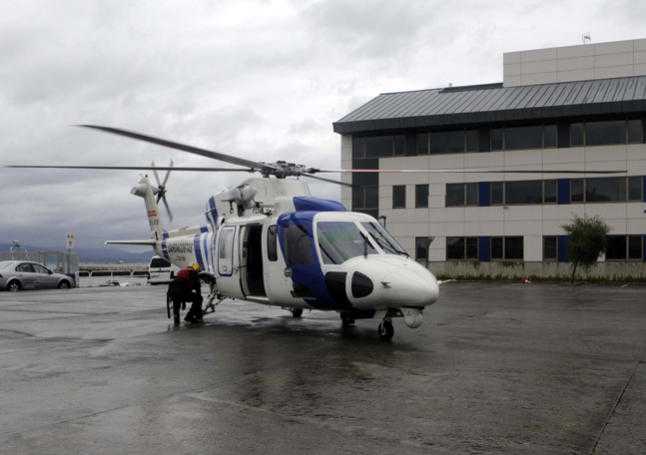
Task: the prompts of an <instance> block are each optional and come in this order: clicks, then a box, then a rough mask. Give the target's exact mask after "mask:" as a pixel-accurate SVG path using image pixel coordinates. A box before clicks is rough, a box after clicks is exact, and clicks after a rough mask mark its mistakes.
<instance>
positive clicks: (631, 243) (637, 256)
mask: <svg viewBox="0 0 646 455" xmlns="http://www.w3.org/2000/svg"><path fill="white" fill-rule="evenodd" d="M643 253H644V247H643V245H642V236H641V235H629V236H628V259H630V260H641V259H642V258H643Z"/></svg>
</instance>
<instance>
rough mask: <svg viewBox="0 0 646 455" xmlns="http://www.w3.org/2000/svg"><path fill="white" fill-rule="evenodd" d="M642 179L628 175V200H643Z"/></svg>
mask: <svg viewBox="0 0 646 455" xmlns="http://www.w3.org/2000/svg"><path fill="white" fill-rule="evenodd" d="M642 181H643V179H642V178H641V177H628V200H629V201H641V200H642Z"/></svg>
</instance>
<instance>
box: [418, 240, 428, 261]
mask: <svg viewBox="0 0 646 455" xmlns="http://www.w3.org/2000/svg"><path fill="white" fill-rule="evenodd" d="M430 243H431V242H430V239H429V238H428V237H415V259H416V260H418V261H428V247H429V245H430Z"/></svg>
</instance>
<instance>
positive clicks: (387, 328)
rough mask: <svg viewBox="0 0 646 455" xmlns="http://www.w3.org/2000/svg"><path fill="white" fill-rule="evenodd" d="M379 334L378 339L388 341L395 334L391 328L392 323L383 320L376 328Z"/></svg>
mask: <svg viewBox="0 0 646 455" xmlns="http://www.w3.org/2000/svg"><path fill="white" fill-rule="evenodd" d="M377 331H378V332H379V338H381V339H382V340H384V341H390V340H392V338H393V335H394V334H395V329H394V328H393V322H392V321H391V320H390V319H384V320H383V321H382V322H381V324H379V327H378V328H377Z"/></svg>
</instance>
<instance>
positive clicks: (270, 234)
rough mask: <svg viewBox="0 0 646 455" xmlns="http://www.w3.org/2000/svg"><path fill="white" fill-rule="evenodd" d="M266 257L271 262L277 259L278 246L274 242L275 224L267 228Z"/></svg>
mask: <svg viewBox="0 0 646 455" xmlns="http://www.w3.org/2000/svg"><path fill="white" fill-rule="evenodd" d="M267 259H269V260H270V261H272V262H275V261H277V260H278V248H277V244H276V225H275V224H274V225H273V226H269V228H267Z"/></svg>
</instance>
